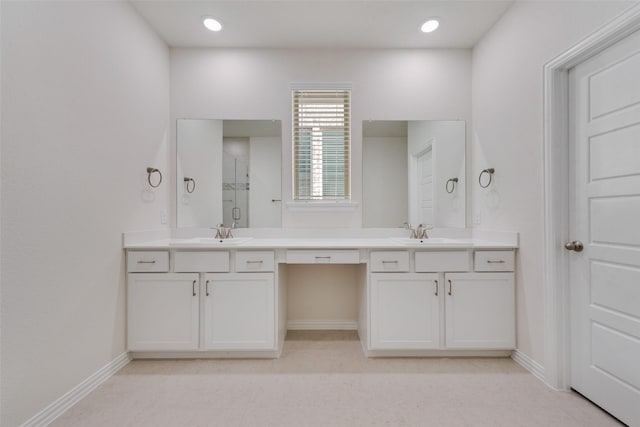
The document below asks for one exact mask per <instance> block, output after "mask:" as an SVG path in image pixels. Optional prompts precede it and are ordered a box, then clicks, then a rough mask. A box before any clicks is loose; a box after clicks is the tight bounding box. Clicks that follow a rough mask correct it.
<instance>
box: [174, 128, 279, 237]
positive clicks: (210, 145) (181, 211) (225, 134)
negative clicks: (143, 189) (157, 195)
mask: <svg viewBox="0 0 640 427" xmlns="http://www.w3.org/2000/svg"><path fill="white" fill-rule="evenodd" d="M281 147H282V125H281V122H280V121H279V120H216V119H179V120H178V121H177V136H176V150H177V152H176V190H177V191H176V204H177V209H176V214H177V226H178V227H214V226H215V225H217V224H220V223H223V224H225V225H226V226H227V227H230V226H231V225H232V224H234V223H235V226H236V227H280V226H281V225H282V219H281V205H282V204H281V199H282V197H281V191H282V186H281V170H282V167H281V161H282V155H281Z"/></svg>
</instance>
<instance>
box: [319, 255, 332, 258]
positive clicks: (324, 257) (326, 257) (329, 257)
mask: <svg viewBox="0 0 640 427" xmlns="http://www.w3.org/2000/svg"><path fill="white" fill-rule="evenodd" d="M316 259H331V257H330V256H328V255H327V256H317V255H316Z"/></svg>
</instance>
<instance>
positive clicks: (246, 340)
mask: <svg viewBox="0 0 640 427" xmlns="http://www.w3.org/2000/svg"><path fill="white" fill-rule="evenodd" d="M204 301H205V302H204V318H205V324H204V335H205V348H206V349H208V350H274V349H275V287H274V278H273V273H224V274H207V275H205V289H204Z"/></svg>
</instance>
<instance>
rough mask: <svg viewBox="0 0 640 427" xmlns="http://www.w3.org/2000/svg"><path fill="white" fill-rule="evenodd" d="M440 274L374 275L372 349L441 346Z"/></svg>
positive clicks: (372, 289) (372, 281)
mask: <svg viewBox="0 0 640 427" xmlns="http://www.w3.org/2000/svg"><path fill="white" fill-rule="evenodd" d="M438 277H439V276H438V274H402V273H372V274H371V281H370V284H371V294H370V298H371V332H370V333H371V349H372V350H408V349H433V348H438V347H439V338H440V333H439V330H440V321H439V319H440V317H439V316H440V303H439V301H440V295H442V291H443V288H442V284H441V283H438Z"/></svg>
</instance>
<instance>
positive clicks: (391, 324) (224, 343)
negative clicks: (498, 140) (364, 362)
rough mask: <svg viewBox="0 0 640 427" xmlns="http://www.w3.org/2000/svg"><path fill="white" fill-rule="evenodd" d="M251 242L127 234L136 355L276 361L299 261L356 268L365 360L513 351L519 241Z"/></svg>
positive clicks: (176, 233) (509, 236)
mask: <svg viewBox="0 0 640 427" xmlns="http://www.w3.org/2000/svg"><path fill="white" fill-rule="evenodd" d="M244 232H245V234H248V233H250V232H251V230H250V229H249V230H244ZM181 233H182V234H181ZM254 233H256V237H238V238H234V239H225V240H219V239H213V238H212V237H198V236H196V237H193V236H192V235H185V231H184V230H183V231H181V230H180V229H178V230H172V231H169V230H167V231H163V232H159V233H155V234H154V233H150V232H147V233H127V234H125V237H124V247H125V250H126V255H127V256H126V258H127V273H128V274H127V333H128V338H127V342H128V350H129V351H130V352H131V353H132V355H133V357H138V358H141V357H145V358H148V357H172V358H174V357H278V356H279V354H280V352H281V351H282V346H283V344H284V340H285V336H286V331H287V284H288V281H287V270H288V268H289V266H291V265H294V264H298V265H317V264H323V265H326V268H331V266H332V265H334V266H335V265H345V264H350V265H353V268H354V269H355V270H356V274H355V275H354V276H355V277H356V281H357V283H356V284H355V285H356V287H357V294H358V298H357V304H358V307H357V313H358V316H357V319H356V322H355V324H356V327H357V329H358V332H359V336H360V340H361V342H362V347H363V350H364V352H365V354H366V355H367V356H370V357H375V356H438V355H439V356H445V355H475V356H478V355H487V356H488V355H507V354H509V353H510V350H512V349H514V348H515V281H514V268H515V250H516V248H517V234H516V233H484V234H482V233H478V232H476V234H475V235H473V234H472V231H471V230H463V231H461V232H458V236H457V237H455V238H451V237H448V238H444V237H433V238H431V239H425V240H417V239H407V238H404V237H401V236H398V235H397V231H394V233H396V235H395V236H386V235H375V234H376V233H374V232H372V231H369V232H366V233H363V235H361V236H358V235H357V233H354V232H352V233H347V236H345V233H344V232H342V233H341V232H340V231H339V230H337V231H335V233H334V235H335V237H327V236H330V235H331V233H330V232H327V231H325V232H324V236H325V237H323V238H320V237H317V236H318V235H317V234H316V236H313V235H311V236H309V235H305V233H304V232H302V231H296V232H291V233H289V234H290V235H284V234H286V233H284V232H282V231H280V232H278V233H277V235H276V234H275V232H271V233H270V232H268V231H267V232H265V231H263V232H254ZM196 234H197V233H196ZM349 234H350V235H349ZM383 234H384V233H383ZM387 234H389V233H387ZM340 235H342V236H343V237H338V236H340Z"/></svg>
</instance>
